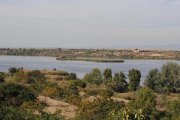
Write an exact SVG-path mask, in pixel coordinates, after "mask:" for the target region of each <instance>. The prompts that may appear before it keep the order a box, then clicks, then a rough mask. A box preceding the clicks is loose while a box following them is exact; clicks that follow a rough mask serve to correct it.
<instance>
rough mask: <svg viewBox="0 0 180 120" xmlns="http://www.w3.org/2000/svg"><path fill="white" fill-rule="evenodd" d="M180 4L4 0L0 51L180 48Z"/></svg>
mask: <svg viewBox="0 0 180 120" xmlns="http://www.w3.org/2000/svg"><path fill="white" fill-rule="evenodd" d="M179 46H180V0H0V47H1V48H3V47H13V48H19V47H22V48H26V47H28V48H52V47H53V48H54V47H58V48H60V47H61V48H137V47H138V48H144V49H145V48H148V49H149V48H153V49H154V48H155V49H175V50H180V47H179Z"/></svg>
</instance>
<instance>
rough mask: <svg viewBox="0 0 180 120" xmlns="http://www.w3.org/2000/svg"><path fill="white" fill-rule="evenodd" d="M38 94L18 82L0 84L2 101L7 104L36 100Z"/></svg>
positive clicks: (16, 104) (0, 99)
mask: <svg viewBox="0 0 180 120" xmlns="http://www.w3.org/2000/svg"><path fill="white" fill-rule="evenodd" d="M35 99H36V96H35V95H34V93H33V92H32V91H30V90H29V89H28V88H26V87H23V86H21V85H17V84H12V83H11V84H3V85H1V86H0V102H2V103H5V104H7V105H14V106H19V105H21V104H22V103H23V102H24V101H34V100H35Z"/></svg>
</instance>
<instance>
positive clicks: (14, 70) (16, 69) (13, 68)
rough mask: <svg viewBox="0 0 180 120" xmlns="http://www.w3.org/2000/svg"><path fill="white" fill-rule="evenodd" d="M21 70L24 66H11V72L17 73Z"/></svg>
mask: <svg viewBox="0 0 180 120" xmlns="http://www.w3.org/2000/svg"><path fill="white" fill-rule="evenodd" d="M20 70H23V68H15V67H12V68H9V73H11V74H15V73H17V72H19V71H20Z"/></svg>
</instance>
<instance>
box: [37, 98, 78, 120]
mask: <svg viewBox="0 0 180 120" xmlns="http://www.w3.org/2000/svg"><path fill="white" fill-rule="evenodd" d="M38 100H39V101H40V102H43V103H46V104H47V105H48V106H47V107H46V108H45V109H44V111H45V112H48V113H51V114H54V113H56V111H59V110H60V111H61V112H60V114H61V115H62V116H64V117H65V118H66V119H70V118H74V117H75V116H76V109H77V107H76V106H75V105H72V104H69V103H66V102H63V101H59V100H54V99H51V98H49V97H45V96H39V97H38Z"/></svg>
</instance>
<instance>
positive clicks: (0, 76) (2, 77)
mask: <svg viewBox="0 0 180 120" xmlns="http://www.w3.org/2000/svg"><path fill="white" fill-rule="evenodd" d="M4 81H5V75H4V73H2V72H0V83H1V82H4Z"/></svg>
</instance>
